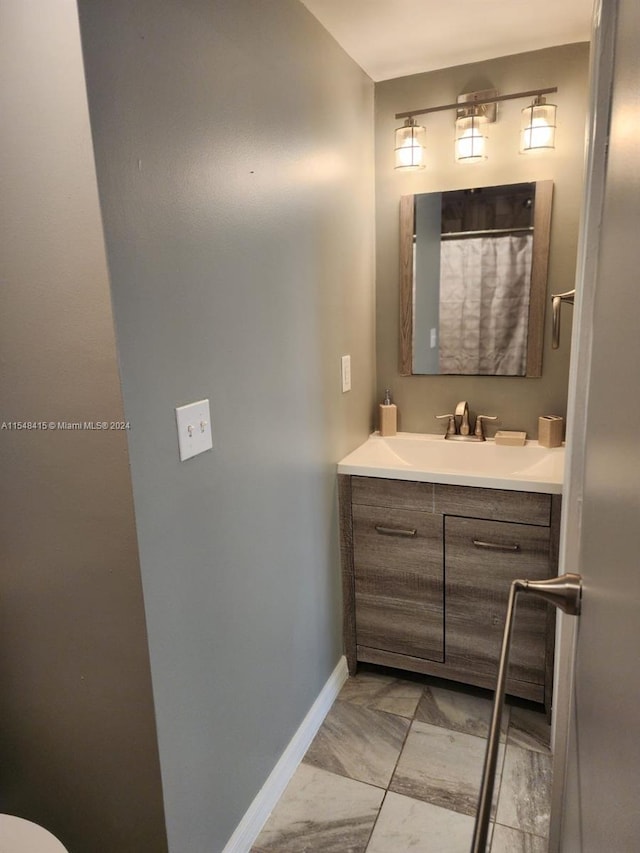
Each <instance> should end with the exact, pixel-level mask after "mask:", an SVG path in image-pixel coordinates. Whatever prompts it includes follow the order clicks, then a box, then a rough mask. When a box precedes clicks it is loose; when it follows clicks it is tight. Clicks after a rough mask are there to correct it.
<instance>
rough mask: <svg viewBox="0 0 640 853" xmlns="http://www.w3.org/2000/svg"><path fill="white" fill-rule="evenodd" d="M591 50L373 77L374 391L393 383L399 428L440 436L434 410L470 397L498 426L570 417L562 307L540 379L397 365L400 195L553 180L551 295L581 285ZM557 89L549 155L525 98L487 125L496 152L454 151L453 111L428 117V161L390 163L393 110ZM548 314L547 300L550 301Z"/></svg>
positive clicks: (531, 428)
mask: <svg viewBox="0 0 640 853" xmlns="http://www.w3.org/2000/svg"><path fill="white" fill-rule="evenodd" d="M588 51H589V48H588V45H587V44H574V45H566V46H563V47H558V48H549V49H546V50H540V51H534V52H531V53H524V54H518V55H515V56H505V57H501V58H499V59H493V60H489V61H486V62H478V63H474V64H471V65H463V66H458V67H454V68H445V69H444V70H442V71H434V72H429V73H427V74H416V75H413V76H410V77H402V78H398V79H395V80H387V81H384V82H382V83H377V84H376V255H377V263H376V276H377V285H376V287H377V303H376V312H377V393H378V396H380V395H381V394H382V393H383V390H384V388H391V389H392V390H393V392H394V400H395V402H396V403H397V404H398V420H399V428H400V429H402V430H406V431H410V432H438V431H440V429H442V427H441V426H439V425H438V422H436V421H435V420H434V415H436V414H440V413H442V412H450V411H452V408H451V407H452V406H453V405H455V403H456V402H457V401H458V400H461V399H466V400H468V401H469V404H470V406H471V408H472V409H473V410H474V411H475V413H478V412H483V413H486V414H491V415H498V416H499V417H500V421H499V422H496V423H494V424H493V425H489V426H488V428H487V433H488V434H489V435H491V434H492V432H493V431H495V430H496V429H525V430H527V431H528V433H529V435H530V437H533V438H535V437H536V436H537V418H538V415H541V414H549V413H553V414H564V413H565V412H566V401H567V381H568V369H569V343H570V329H571V315H572V309H571V308H570V307H569V308H568V309H567V310H566V311H565V312H564V320H563V326H562V343H561V349H559V350H557V351H554V350H551V341H550V330H551V311H550V310H547V316H546V323H545V347H544V354H543V368H542V370H543V375H542V378H540V379H527V378H515V377H469V376H411V377H401V376H399V373H398V363H399V319H398V318H399V297H398V292H399V290H398V287H399V285H398V281H399V260H398V245H399V236H398V218H399V201H400V196H402V195H406V194H409V193H421V192H435V191H440V190H450V189H460V188H464V187H469V186H489V185H492V184H505V183H515V182H518V181H532V180H547V179H551V180H553V182H554V199H553V218H552V233H551V256H550V268H549V283H548V292H549V293H551V292H561V291H565V290H569V289H570V288H572V287H573V286H574V278H575V258H576V249H577V239H578V224H579V214H580V201H581V191H582V179H583V178H582V176H583V160H584V128H585V113H586V106H587V67H588ZM554 85H557V86H558V89H559V91H558V93H557V95H553V102H554V103H557V104H558V131H557V136H556V150H555V152H554V153H553V154H552V155H532V156H530V155H523V154H519V153H518V145H519V139H518V131H519V129H520V110H521V109H522V107H523V106H526V105H527V103H528V102H527V101H517V100H515V101H507V102H505V103H503V104H500V106H499V117H498V121H497V122H496V124H492V125H489V127H488V136H489V142H490V149H489V157H488V159H487V160H486V161H484V162H483V163H480V164H473V165H469V164H458V163H456V162H455V160H454V156H453V113H452V112H441V113H434V114H432V115H429V116H426V117H425V122H424V123H425V126H426V128H427V166H426V168H425V169H424V170H423V171H420V172H408V173H405V174H399V173H397V172H395V171H394V169H393V130H394V128H395V127H397V126H398V125H399V124H401V122H400V121H398V120H396V119H394V114H395V113H397V112H402V111H404V110H411V109H416V108H419V107H423V106H425V107H426V106H431V105H434V106H435V105H437V104H446V103H451V102H453V101H455V99H456V98H457V96H458V95H459V94H460V93H462V92H472V91H475V90H477V89H485V88H490V87H494V88H496V89H498V91H499V92H501V93H505V94H506V93H509V92H518V91H526V90H530V89H534V88H536V87H540V88H542V87H546V86H554ZM547 305H548V309H549V303H547Z"/></svg>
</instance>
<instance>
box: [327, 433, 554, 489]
mask: <svg viewBox="0 0 640 853" xmlns="http://www.w3.org/2000/svg"><path fill="white" fill-rule="evenodd" d="M338 473H339V474H359V475H360V476H363V477H383V478H386V479H391V480H418V481H420V482H425V483H449V484H451V485H454V486H480V487H483V488H488V489H511V490H513V491H519V492H544V493H549V494H562V482H563V477H564V446H562V447H551V448H548V447H542V446H541V445H539V444H538V442H537V441H527V442H526V444H525V445H524V446H523V447H508V446H505V445H497V444H496V443H495V441H494V440H493V439H487V440H486V441H480V442H465V441H449V440H445V438H444V436H443V435H430V434H422V433H412V432H399V433H398V434H397V435H395V436H387V437H384V438H383V437H382V436H381V435H379V434H378V433H373V435H371V436H369V438H368V439H367V441H365V443H364V444H362V445H360V447H358V448H356V449H355V450H354V451H353V452H352V453H349V455H348V456H345V457H344V459H342V460H341V461H340V462H339V463H338Z"/></svg>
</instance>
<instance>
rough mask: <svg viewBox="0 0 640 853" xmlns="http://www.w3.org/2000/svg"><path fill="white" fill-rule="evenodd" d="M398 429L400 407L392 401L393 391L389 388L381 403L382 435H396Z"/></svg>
mask: <svg viewBox="0 0 640 853" xmlns="http://www.w3.org/2000/svg"><path fill="white" fill-rule="evenodd" d="M397 430H398V407H397V406H396V404H395V403H392V402H391V391H390V390H389V389H388V388H387V389H386V391H385V392H384V400H383V401H382V403H380V435H395V434H396V432H397Z"/></svg>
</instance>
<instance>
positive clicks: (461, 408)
mask: <svg viewBox="0 0 640 853" xmlns="http://www.w3.org/2000/svg"><path fill="white" fill-rule="evenodd" d="M454 417H455V418H456V426H457V428H458V429H457V431H458V434H459V435H460V436H463V437H466V436H468V435H469V433H470V432H471V426H470V424H469V404H468V403H467V401H466V400H460V402H459V403H458V405H457V406H456V411H455V415H454ZM458 418H460V420H459V421H458Z"/></svg>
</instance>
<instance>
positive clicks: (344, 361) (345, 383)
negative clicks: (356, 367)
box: [340, 355, 351, 394]
mask: <svg viewBox="0 0 640 853" xmlns="http://www.w3.org/2000/svg"><path fill="white" fill-rule="evenodd" d="M340 366H341V372H342V393H343V394H344V393H345V392H346V391H351V356H350V355H343V356H342V358H341V359H340Z"/></svg>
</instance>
